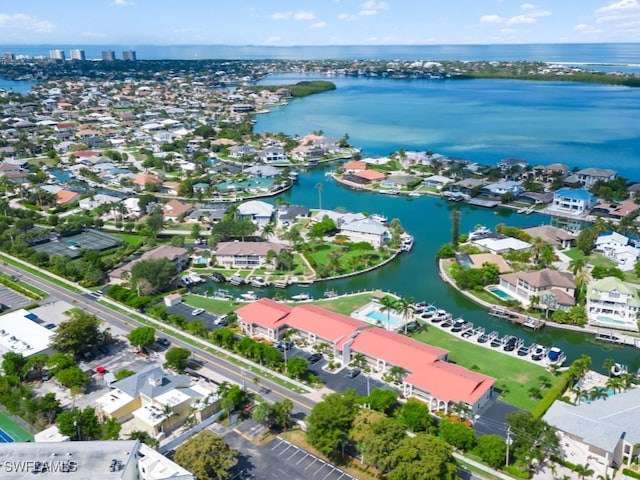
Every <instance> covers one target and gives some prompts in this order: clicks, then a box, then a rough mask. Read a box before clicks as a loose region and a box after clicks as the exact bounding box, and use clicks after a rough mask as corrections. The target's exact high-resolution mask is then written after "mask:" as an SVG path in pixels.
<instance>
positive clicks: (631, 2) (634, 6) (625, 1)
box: [596, 0, 640, 13]
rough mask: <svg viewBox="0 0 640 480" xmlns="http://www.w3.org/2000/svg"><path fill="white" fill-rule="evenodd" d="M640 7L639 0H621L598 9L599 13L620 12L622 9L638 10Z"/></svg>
mask: <svg viewBox="0 0 640 480" xmlns="http://www.w3.org/2000/svg"><path fill="white" fill-rule="evenodd" d="M638 9H640V4H638V0H619V1H617V2H614V3H611V4H609V5H607V6H606V7H601V8H599V9H598V10H596V12H597V13H608V12H619V11H621V10H623V11H624V10H638Z"/></svg>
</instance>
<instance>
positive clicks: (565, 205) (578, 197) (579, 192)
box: [549, 188, 597, 215]
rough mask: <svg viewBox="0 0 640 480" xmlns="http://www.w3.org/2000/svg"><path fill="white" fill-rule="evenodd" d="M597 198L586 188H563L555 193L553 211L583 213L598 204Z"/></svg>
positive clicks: (572, 213) (571, 213)
mask: <svg viewBox="0 0 640 480" xmlns="http://www.w3.org/2000/svg"><path fill="white" fill-rule="evenodd" d="M596 202H597V198H596V197H594V196H593V195H591V194H590V193H589V192H588V191H587V190H584V189H572V188H561V189H559V190H557V191H556V193H555V194H554V195H553V203H552V204H551V205H550V206H549V210H550V211H551V212H557V213H564V214H569V215H583V214H585V213H588V212H589V210H590V209H591V208H592V207H593V206H594V205H595V204H596Z"/></svg>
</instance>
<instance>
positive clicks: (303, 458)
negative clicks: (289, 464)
mask: <svg viewBox="0 0 640 480" xmlns="http://www.w3.org/2000/svg"><path fill="white" fill-rule="evenodd" d="M308 456H309V454H307V455H305V456H304V457H302V458H301V459H300V460H298V461H297V462H296V465H297V464H298V463H300V462H301V461H302V460H305V459H306V458H307V457H308Z"/></svg>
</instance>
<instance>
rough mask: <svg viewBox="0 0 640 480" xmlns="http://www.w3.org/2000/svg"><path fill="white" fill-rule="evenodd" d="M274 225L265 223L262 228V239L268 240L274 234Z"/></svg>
mask: <svg viewBox="0 0 640 480" xmlns="http://www.w3.org/2000/svg"><path fill="white" fill-rule="evenodd" d="M275 230H276V228H275V225H274V224H273V222H269V223H267V224H266V225H265V226H264V227H262V238H264V239H265V240H268V239H269V237H270V236H271V235H273V234H274V233H275Z"/></svg>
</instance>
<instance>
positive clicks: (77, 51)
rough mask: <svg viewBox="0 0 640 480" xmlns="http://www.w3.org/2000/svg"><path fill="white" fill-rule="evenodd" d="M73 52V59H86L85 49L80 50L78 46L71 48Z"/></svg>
mask: <svg viewBox="0 0 640 480" xmlns="http://www.w3.org/2000/svg"><path fill="white" fill-rule="evenodd" d="M69 53H70V54H71V60H86V57H85V56H84V50H80V49H78V48H76V49H74V50H71V51H70V52H69Z"/></svg>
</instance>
